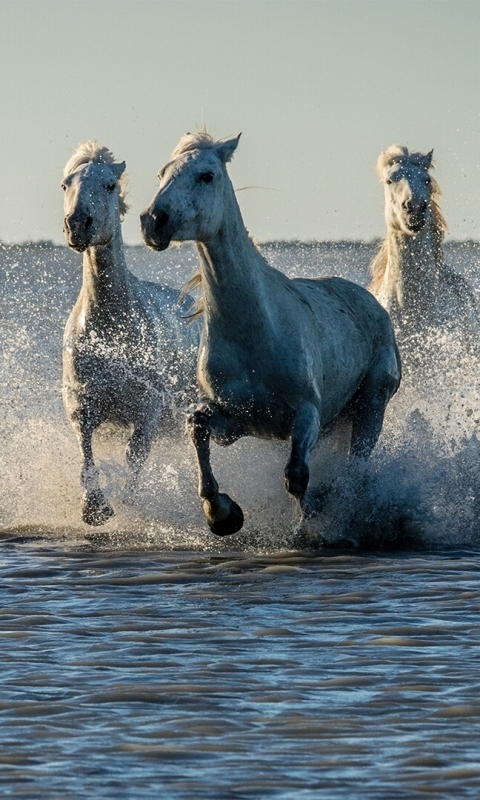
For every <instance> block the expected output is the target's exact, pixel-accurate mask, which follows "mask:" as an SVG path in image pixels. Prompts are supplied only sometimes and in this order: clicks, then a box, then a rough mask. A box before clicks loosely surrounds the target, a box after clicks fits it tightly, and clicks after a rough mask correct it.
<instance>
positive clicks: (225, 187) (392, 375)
mask: <svg viewBox="0 0 480 800" xmlns="http://www.w3.org/2000/svg"><path fill="white" fill-rule="evenodd" d="M237 144H238V138H235V139H232V140H230V141H226V142H215V141H214V140H213V139H212V138H211V137H210V136H209V135H208V134H206V133H199V134H195V135H187V136H185V137H184V138H183V139H182V140H181V141H180V143H179V145H178V146H177V148H176V150H175V151H174V153H173V155H172V158H171V160H170V161H169V162H168V163H167V164H166V166H165V167H164V168H163V169H162V170H161V171H160V175H159V177H160V189H159V191H158V193H157V194H156V196H155V197H154V199H153V201H152V203H151V205H150V206H149V208H148V209H146V211H145V212H144V213H143V214H142V215H141V222H142V233H143V237H144V240H145V242H146V244H147V245H149V246H150V247H152V248H154V249H156V250H163V249H165V248H166V247H168V245H169V243H170V242H171V241H172V240H177V241H183V240H187V239H192V240H195V241H196V242H197V248H198V252H199V256H200V272H199V282H200V283H201V287H202V300H201V308H200V310H201V311H203V319H204V327H203V333H202V338H201V345H200V351H199V360H198V370H197V377H198V383H199V388H200V393H201V399H200V402H199V404H198V406H197V409H196V411H195V412H194V413H193V414H192V415H191V416H190V418H189V423H188V424H189V431H190V436H191V439H192V442H193V444H194V446H195V449H196V453H197V459H198V468H199V494H200V497H201V498H202V500H203V508H204V511H205V514H206V516H207V521H208V524H209V526H210V528H211V530H212V531H213V532H214V533H216V534H219V535H225V534H230V533H234V532H235V531H237V530H239V529H240V528H241V526H242V524H243V512H242V511H241V509H240V508H239V506H238V505H237V504H236V503H235V502H234V501H233V500H231V498H230V497H228V495H226V494H221V493H220V492H219V487H218V484H217V481H216V479H215V477H214V475H213V472H212V469H211V465H210V450H209V441H210V437H212V438H213V439H214V440H215V441H216V442H218V443H219V444H221V445H228V444H231V443H232V442H234V441H235V440H236V439H238V438H239V437H241V436H247V435H250V436H257V437H265V438H276V439H290V441H291V455H290V459H289V461H288V463H287V466H286V469H285V483H286V488H287V490H288V491H289V492H290V493H291V494H292V495H293V496H294V497H296V498H297V499H298V501H299V503H300V506H301V508H302V510H303V512H304V513H305V514H309V513H311V512H312V506H311V503H310V500H309V498H308V495H307V487H308V482H309V468H308V462H309V456H310V453H311V450H312V448H313V447H314V446H315V444H316V443H317V441H318V439H319V437H320V435H321V433H322V431H323V430H324V429H325V428H326V426H328V425H329V424H330V423H331V422H332V421H334V420H335V419H336V418H338V417H339V416H342V415H343V416H347V415H348V416H349V417H350V418H351V420H352V440H351V454H352V455H353V456H356V457H367V456H368V455H369V454H370V452H371V450H372V449H373V447H374V445H375V443H376V441H377V438H378V436H379V434H380V431H381V427H382V422H383V415H384V411H385V407H386V405H387V403H388V401H389V400H390V398H391V396H392V395H393V394H394V392H395V391H396V389H397V387H398V385H399V381H400V360H399V355H398V350H397V347H396V343H395V338H394V334H393V329H392V325H391V322H390V319H389V316H388V314H387V313H386V312H385V310H384V309H383V308H382V307H381V306H380V304H379V303H378V302H377V301H376V300H375V299H374V298H373V296H372V295H371V294H370V293H369V292H367V291H366V290H365V289H363V288H362V287H360V286H357V285H356V284H354V283H351V282H349V281H345V280H343V279H341V278H325V279H319V280H303V279H295V280H291V279H290V278H288V277H287V276H286V275H284V274H283V273H281V272H279V271H278V270H276V269H274V268H272V267H271V266H270V265H269V264H268V263H267V262H266V261H265V259H264V258H263V256H262V255H261V253H260V252H259V250H258V249H257V247H256V246H255V245H254V243H253V242H252V240H251V239H250V237H249V236H248V234H247V231H246V230H245V226H244V224H243V220H242V217H241V213H240V209H239V207H238V204H237V201H236V198H235V193H234V190H233V187H232V184H231V182H230V179H229V177H228V175H227V171H226V164H227V162H228V161H229V159H230V158H231V156H232V155H233V152H234V150H235V148H236V146H237Z"/></svg>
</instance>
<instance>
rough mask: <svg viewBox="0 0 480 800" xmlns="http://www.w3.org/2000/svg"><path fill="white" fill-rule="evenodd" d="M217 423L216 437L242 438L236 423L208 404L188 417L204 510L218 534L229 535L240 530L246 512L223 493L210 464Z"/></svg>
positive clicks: (200, 406) (227, 441) (201, 406)
mask: <svg viewBox="0 0 480 800" xmlns="http://www.w3.org/2000/svg"><path fill="white" fill-rule="evenodd" d="M214 417H215V422H217V423H218V422H220V425H219V426H217V425H216V426H215V438H218V440H219V441H220V442H223V443H224V444H227V443H228V444H230V443H232V442H233V441H235V439H236V438H239V437H238V435H235V432H234V424H233V423H230V422H229V420H226V419H225V418H224V417H223V416H221V415H219V413H218V412H216V411H214V410H213V409H212V407H211V406H210V405H208V404H207V403H202V404H201V405H199V406H197V409H196V410H195V411H194V412H193V414H190V416H189V417H188V419H187V430H188V433H189V436H190V439H191V441H192V444H193V446H194V448H195V453H196V456H197V466H198V494H199V496H200V498H201V499H202V501H203V504H202V505H203V512H204V514H205V516H206V518H207V523H208V526H209V528H210V530H211V531H212V533H214V534H215V535H216V536H229V535H231V534H232V533H237V531H239V530H240V528H241V527H242V525H243V511H242V509H241V508H240V506H239V505H238V504H237V503H235V501H234V500H232V499H231V498H230V497H229V496H228V494H220V492H219V491H218V483H217V481H216V479H215V476H214V474H213V471H212V467H211V464H210V436H211V435H212V427H213V425H212V423H213V420H214Z"/></svg>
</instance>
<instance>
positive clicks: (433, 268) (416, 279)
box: [385, 213, 443, 311]
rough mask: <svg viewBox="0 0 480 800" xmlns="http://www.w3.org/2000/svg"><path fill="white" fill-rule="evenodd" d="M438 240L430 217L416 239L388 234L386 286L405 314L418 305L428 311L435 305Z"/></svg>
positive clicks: (402, 234)
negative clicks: (423, 306) (432, 304)
mask: <svg viewBox="0 0 480 800" xmlns="http://www.w3.org/2000/svg"><path fill="white" fill-rule="evenodd" d="M441 240H442V236H441V234H440V233H439V231H438V230H437V228H436V226H435V223H434V219H433V216H432V214H431V213H430V214H429V216H428V219H427V222H426V224H425V226H424V227H423V228H422V230H421V231H420V232H419V233H418V234H417V235H416V236H409V235H408V234H405V233H403V232H399V231H398V230H392V231H389V234H388V236H387V268H386V271H385V279H386V280H387V281H388V282H389V284H390V293H391V294H393V293H395V294H396V299H397V301H398V304H399V305H400V306H402V308H403V309H404V310H405V311H408V310H409V309H411V308H415V307H417V308H418V306H419V304H420V305H423V304H425V305H426V306H427V307H428V305H429V304H431V303H432V302H434V301H435V297H436V292H437V290H438V272H439V269H440V268H441V265H442V260H443V254H442V247H441Z"/></svg>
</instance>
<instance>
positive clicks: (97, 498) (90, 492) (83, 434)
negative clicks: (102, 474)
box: [78, 419, 114, 525]
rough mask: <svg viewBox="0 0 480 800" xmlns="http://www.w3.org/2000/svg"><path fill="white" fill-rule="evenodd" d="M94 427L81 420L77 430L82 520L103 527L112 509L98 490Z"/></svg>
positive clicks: (90, 423) (88, 422) (110, 515)
mask: <svg viewBox="0 0 480 800" xmlns="http://www.w3.org/2000/svg"><path fill="white" fill-rule="evenodd" d="M94 429H95V425H94V424H92V422H91V420H88V419H87V420H82V421H81V422H80V425H79V428H78V440H79V445H80V452H81V454H82V459H83V466H82V473H81V481H82V486H83V489H84V494H83V501H82V519H83V521H84V522H86V523H87V525H104V523H105V522H106V521H107V520H108V519H110V517H113V514H114V511H113V508H112V507H111V506H110V505H109V503H107V501H106V499H105V496H104V494H103V492H102V490H101V489H100V486H99V482H98V478H99V472H98V469H97V467H96V466H95V462H94V460H93V451H92V436H93V431H94Z"/></svg>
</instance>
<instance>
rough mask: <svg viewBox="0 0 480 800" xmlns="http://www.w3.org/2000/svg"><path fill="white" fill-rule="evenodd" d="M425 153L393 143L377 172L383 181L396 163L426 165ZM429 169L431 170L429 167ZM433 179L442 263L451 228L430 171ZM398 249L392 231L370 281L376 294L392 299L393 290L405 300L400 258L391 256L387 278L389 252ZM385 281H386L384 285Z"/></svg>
mask: <svg viewBox="0 0 480 800" xmlns="http://www.w3.org/2000/svg"><path fill="white" fill-rule="evenodd" d="M426 157H427V156H426V154H425V153H419V152H417V153H410V152H409V150H408V148H407V147H403V146H402V145H400V144H392V145H391V146H390V147H389V148H387V150H385V152H383V153H381V154H380V156H379V158H378V161H377V173H378V175H379V176H380V180H381V181H382V183H383V182H384V180H385V178H386V175H385V173H386V170H387V169H388V168H389V167H391V166H392V165H393V164H401V163H409V164H413V165H415V166H417V167H422V166H425V160H426ZM433 168H434V164H433V163H431V164H430V166H429V167H428V170H430V169H433ZM428 170H427V171H428ZM430 180H431V187H432V189H431V195H430V208H431V212H432V219H433V255H434V259H435V263H436V264H437V265H440V264H441V263H442V262H443V251H442V242H443V239H444V238H445V234H446V232H447V230H448V226H447V223H446V221H445V217H444V216H443V214H442V210H441V208H440V198H441V196H442V192H441V189H440V187H439V185H438V183H437V181H436V180H435V178H434V177H433V176H432V175H430ZM392 245H394V249H395V250H397V249H398V243H397V240H396V237H395V234H393V233H391V232H389V233H387V236H386V237H385V239H384V240H383V242H382V243H381V245H380V249H379V251H378V253H377V255H376V256H375V258H374V259H373V261H372V263H371V265H370V274H371V275H372V280H371V282H370V284H369V287H368V288H369V290H370V291H371V292H372V294H374V295H375V297H378V296H379V295H381V294H383V295H384V299H385V300H388V299H390V298H391V297H392V295H393V293H394V292H396V293H397V299H398V301H399V303H400V304H401V297H400V296H399V292H400V286H401V280H402V276H401V275H400V274H399V271H398V259H391V260H390V267H391V269H390V271H389V275H388V279H387V280H386V272H387V265H388V261H389V259H388V256H389V251H390V249H391V246H392ZM384 284H385V285H384Z"/></svg>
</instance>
